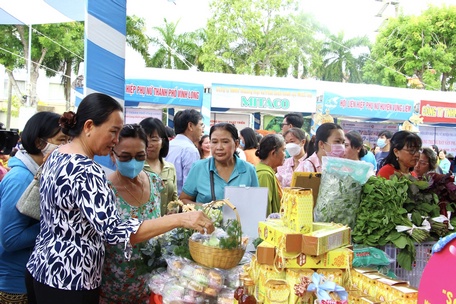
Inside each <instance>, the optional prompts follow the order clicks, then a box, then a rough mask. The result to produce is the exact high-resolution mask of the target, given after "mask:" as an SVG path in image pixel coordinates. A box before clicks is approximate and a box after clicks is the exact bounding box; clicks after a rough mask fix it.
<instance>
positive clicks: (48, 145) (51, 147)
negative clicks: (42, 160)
mask: <svg viewBox="0 0 456 304" xmlns="http://www.w3.org/2000/svg"><path fill="white" fill-rule="evenodd" d="M58 147H59V146H57V145H54V144H51V143H46V147H44V149H42V150H41V153H43V156H44V157H46V156H47V155H48V154H49V153H51V152H52V151H54V150H55V149H57V148H58Z"/></svg>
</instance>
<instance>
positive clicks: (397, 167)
mask: <svg viewBox="0 0 456 304" xmlns="http://www.w3.org/2000/svg"><path fill="white" fill-rule="evenodd" d="M421 145H422V141H421V138H420V137H419V136H418V135H416V134H415V133H412V132H409V131H399V132H396V133H394V135H393V137H392V138H391V148H390V152H389V154H388V156H387V157H386V158H385V160H384V161H383V167H382V168H381V169H380V170H379V171H378V173H377V176H380V177H383V178H386V179H390V177H391V175H393V174H395V173H399V174H402V175H406V174H410V172H411V171H412V170H413V168H414V167H415V165H416V163H417V162H418V160H419V159H420V154H421Z"/></svg>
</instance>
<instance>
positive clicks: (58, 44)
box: [0, 16, 149, 105]
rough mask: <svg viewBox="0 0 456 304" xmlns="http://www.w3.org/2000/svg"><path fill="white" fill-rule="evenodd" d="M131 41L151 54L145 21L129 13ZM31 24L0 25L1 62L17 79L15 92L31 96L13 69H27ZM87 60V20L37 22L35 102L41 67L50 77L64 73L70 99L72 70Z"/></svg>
mask: <svg viewBox="0 0 456 304" xmlns="http://www.w3.org/2000/svg"><path fill="white" fill-rule="evenodd" d="M126 26H127V38H126V40H127V43H128V44H129V45H131V46H132V47H133V49H135V50H137V51H138V52H139V53H140V54H141V55H142V56H143V58H147V57H148V53H147V49H148V44H149V38H148V37H147V36H146V35H145V34H144V32H145V31H144V28H145V24H144V20H143V19H141V18H138V17H135V16H132V17H130V16H127V20H126ZM28 37H29V27H28V26H24V25H0V43H1V44H2V48H3V49H4V50H3V52H0V64H3V65H4V66H5V67H6V69H7V72H8V75H9V77H10V79H11V80H12V81H13V82H14V83H13V86H14V88H15V90H14V91H15V95H16V96H19V97H20V96H22V95H27V94H28V92H22V91H21V90H20V88H19V86H18V85H17V84H15V79H14V76H13V73H12V71H13V70H14V69H20V68H25V67H26V66H27V59H28V54H29V45H28ZM83 60H84V23H83V22H68V23H58V24H43V25H33V27H32V49H31V61H32V63H31V73H30V86H31V97H32V98H31V100H30V101H31V104H32V105H34V104H36V103H37V101H38V100H37V94H36V83H37V80H38V77H39V70H40V69H44V70H45V71H46V76H48V77H52V76H55V75H56V74H57V73H62V78H61V81H62V84H63V85H64V91H65V99H66V100H67V101H69V99H70V88H71V81H70V79H71V74H72V73H71V71H72V70H73V71H74V72H75V73H78V69H79V65H80V63H81V62H82V61H83Z"/></svg>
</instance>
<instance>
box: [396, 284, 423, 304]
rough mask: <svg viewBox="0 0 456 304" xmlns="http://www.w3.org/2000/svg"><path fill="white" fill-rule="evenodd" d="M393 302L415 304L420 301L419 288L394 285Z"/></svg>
mask: <svg viewBox="0 0 456 304" xmlns="http://www.w3.org/2000/svg"><path fill="white" fill-rule="evenodd" d="M391 293H392V297H393V300H392V301H393V302H394V303H397V304H415V303H417V302H418V290H416V289H415V288H412V287H405V286H396V285H394V286H392V287H391Z"/></svg>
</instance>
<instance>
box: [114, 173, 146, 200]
mask: <svg viewBox="0 0 456 304" xmlns="http://www.w3.org/2000/svg"><path fill="white" fill-rule="evenodd" d="M116 172H117V178H118V179H119V182H121V183H122V178H121V175H120V173H119V171H116ZM138 178H139V182H140V183H141V196H140V197H139V199H137V198H136V196H134V195H133V193H131V191H130V190H128V188H127V186H125V184H123V186H124V188H125V190H126V191H127V192H128V194H130V196H131V197H132V198H134V199H135V201H136V202H137V203H138V204H139V206H141V205H142V201H141V199H142V198H143V196H144V184H143V181H142V179H141V173H140V175H139V176H138ZM128 180H129V182H130V183H131V184H132V185H133V186H136V185H135V184H134V183H133V182H132V181H131V180H130V179H128Z"/></svg>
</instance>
